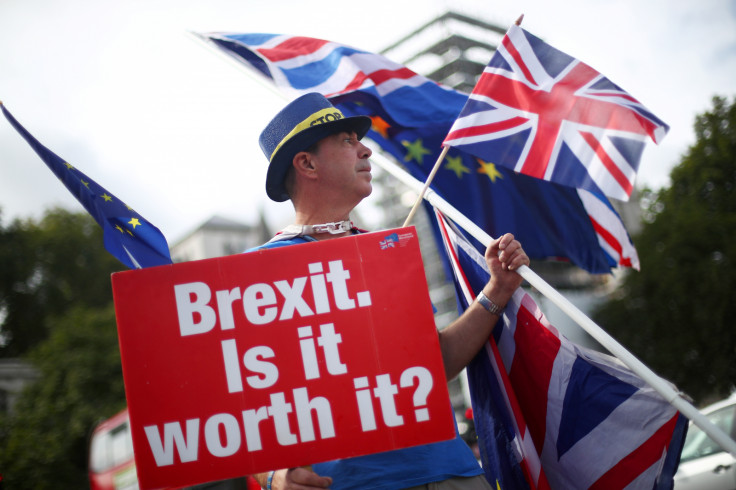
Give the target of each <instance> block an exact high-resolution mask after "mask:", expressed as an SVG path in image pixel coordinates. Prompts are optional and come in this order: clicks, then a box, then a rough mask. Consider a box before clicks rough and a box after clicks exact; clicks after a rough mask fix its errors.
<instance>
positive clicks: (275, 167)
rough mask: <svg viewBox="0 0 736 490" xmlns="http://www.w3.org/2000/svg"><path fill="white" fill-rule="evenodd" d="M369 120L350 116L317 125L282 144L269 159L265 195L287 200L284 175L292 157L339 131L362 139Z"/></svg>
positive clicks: (273, 198)
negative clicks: (352, 133)
mask: <svg viewBox="0 0 736 490" xmlns="http://www.w3.org/2000/svg"><path fill="white" fill-rule="evenodd" d="M371 123H372V121H371V118H370V117H368V116H351V117H346V118H343V119H338V120H337V121H330V122H327V123H323V124H317V125H315V126H312V127H310V128H307V129H305V130H303V131H301V132H300V133H299V134H297V135H295V136H293V137H292V138H291V139H290V140H289V141H287V142H286V143H284V144H283V145H282V146H281V148H279V149H278V151H277V152H276V154H274V155H273V157H272V158H271V163H269V165H268V172H267V173H266V194H267V195H268V197H269V198H271V199H272V200H273V201H276V202H283V201H287V200H288V199H289V194H288V193H287V192H286V187H284V179H285V178H286V173H287V172H288V170H289V168H290V167H291V164H292V162H293V161H294V156H295V155H296V154H297V153H299V152H300V151H304V150H306V149H307V148H309V147H310V146H312V145H313V144H315V143H317V142H318V141H319V140H321V139H323V138H326V137H327V136H330V135H331V134H335V133H339V132H341V131H355V133H356V134H357V135H358V139H363V137H364V136H365V135H366V133H367V132H368V130H369V129H370V128H371Z"/></svg>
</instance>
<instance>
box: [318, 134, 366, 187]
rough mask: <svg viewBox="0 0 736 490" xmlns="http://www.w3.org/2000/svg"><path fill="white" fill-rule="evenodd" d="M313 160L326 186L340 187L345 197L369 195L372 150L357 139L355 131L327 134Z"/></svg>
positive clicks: (322, 182) (321, 180)
mask: <svg viewBox="0 0 736 490" xmlns="http://www.w3.org/2000/svg"><path fill="white" fill-rule="evenodd" d="M311 156H312V164H313V165H314V166H315V168H316V169H317V174H318V175H319V179H320V182H321V184H322V185H324V186H326V187H324V189H329V190H331V191H332V190H336V189H340V190H341V191H342V192H344V193H345V195H346V197H348V196H350V197H351V198H357V199H358V201H360V200H362V199H363V198H365V197H367V196H369V195H370V193H371V191H372V190H373V188H372V186H371V178H372V176H371V164H370V162H369V161H368V158H369V157H370V156H371V150H370V148H368V147H367V146H365V145H364V144H363V143H361V142H360V141H358V135H357V134H355V133H354V132H341V133H335V134H333V135H330V136H327V137H326V138H324V139H322V140H321V141H320V142H319V144H318V145H317V149H316V151H314V152H313V153H312V154H311Z"/></svg>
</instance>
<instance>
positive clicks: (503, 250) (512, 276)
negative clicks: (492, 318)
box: [484, 233, 529, 306]
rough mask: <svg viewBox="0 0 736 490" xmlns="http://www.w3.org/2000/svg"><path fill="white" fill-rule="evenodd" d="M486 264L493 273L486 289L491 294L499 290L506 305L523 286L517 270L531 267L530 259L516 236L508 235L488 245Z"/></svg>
mask: <svg viewBox="0 0 736 490" xmlns="http://www.w3.org/2000/svg"><path fill="white" fill-rule="evenodd" d="M486 263H487V264H488V268H489V269H490V271H491V281H490V282H489V284H488V285H487V286H486V288H484V289H487V290H488V291H487V293H490V292H491V289H496V288H498V289H499V290H500V291H501V292H502V294H503V296H505V297H504V298H498V299H499V300H502V301H504V304H505V301H507V300H508V298H510V297H511V295H512V294H513V293H514V291H516V289H517V288H518V287H519V286H521V282H522V281H523V279H522V277H521V276H520V275H519V274H517V273H516V270H517V269H518V268H519V267H521V266H522V265H529V257H527V255H526V252H524V249H523V248H521V243H519V241H518V240H515V239H514V235H512V234H511V233H506V234H505V235H503V236H501V237H499V238H497V239H495V240H493V241H492V242H491V243H490V245H488V248H487V249H486ZM489 286H490V288H489ZM497 294H498V293H497ZM492 299H493V298H492ZM502 306H503V305H502Z"/></svg>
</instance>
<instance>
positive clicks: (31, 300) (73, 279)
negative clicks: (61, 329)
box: [0, 209, 124, 357]
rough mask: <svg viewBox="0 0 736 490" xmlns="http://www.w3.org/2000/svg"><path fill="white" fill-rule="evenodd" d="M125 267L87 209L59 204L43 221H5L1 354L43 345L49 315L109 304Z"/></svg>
mask: <svg viewBox="0 0 736 490" xmlns="http://www.w3.org/2000/svg"><path fill="white" fill-rule="evenodd" d="M121 269H124V266H123V265H121V264H120V263H119V262H118V261H117V260H116V259H115V258H113V257H112V256H111V255H110V254H109V253H108V252H107V251H106V250H105V248H104V247H103V238H102V230H101V229H100V227H99V226H97V223H95V222H94V220H93V219H92V218H91V217H90V216H89V215H88V214H86V213H71V212H69V211H65V210H61V209H55V210H51V211H49V212H47V213H46V214H45V216H44V217H43V219H42V220H41V221H40V222H38V223H37V222H34V221H32V220H27V221H20V220H16V221H14V222H13V223H11V224H10V226H8V227H3V226H1V224H0V357H15V356H20V355H23V354H24V353H26V352H28V350H29V349H31V348H32V347H33V346H35V345H38V343H40V342H42V341H43V340H44V339H45V338H46V337H47V336H48V333H49V325H48V321H49V318H51V317H53V316H56V315H60V314H62V313H63V312H64V311H66V310H67V309H68V308H69V307H71V306H82V305H87V306H90V307H99V306H104V305H106V304H108V303H109V302H110V301H111V300H112V288H111V285H110V274H111V273H112V272H114V271H116V270H121Z"/></svg>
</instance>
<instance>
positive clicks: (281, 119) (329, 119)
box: [258, 93, 371, 202]
mask: <svg viewBox="0 0 736 490" xmlns="http://www.w3.org/2000/svg"><path fill="white" fill-rule="evenodd" d="M370 127H371V119H370V118H369V117H367V116H352V117H345V116H343V114H342V112H340V109H338V108H336V107H335V106H333V105H332V103H331V102H330V101H329V100H327V98H326V97H325V96H323V95H322V94H318V93H309V94H306V95H302V96H301V97H299V98H298V99H295V100H293V101H291V102H290V103H289V104H288V105H287V106H286V107H284V108H283V109H282V110H281V111H280V112H279V113H278V114H276V116H274V118H273V119H272V120H271V122H269V123H268V125H267V126H266V129H264V130H263V132H262V133H261V136H260V138H259V139H258V143H259V144H260V145H261V150H263V154H264V155H266V158H268V161H269V164H268V172H267V174H266V194H268V197H270V198H271V199H272V200H274V201H276V202H282V201H286V200H287V199H289V194H288V193H287V192H286V188H285V187H284V179H285V177H286V172H287V171H288V170H289V167H291V164H292V161H293V160H294V156H295V155H296V154H297V153H299V152H300V151H304V150H306V149H307V148H309V147H310V146H312V145H313V144H315V143H317V142H318V141H319V140H321V139H323V138H325V137H327V136H329V135H331V134H335V133H339V132H341V131H355V133H356V134H357V135H358V139H362V138H363V136H365V134H366V133H367V132H368V130H369V129H370Z"/></svg>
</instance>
